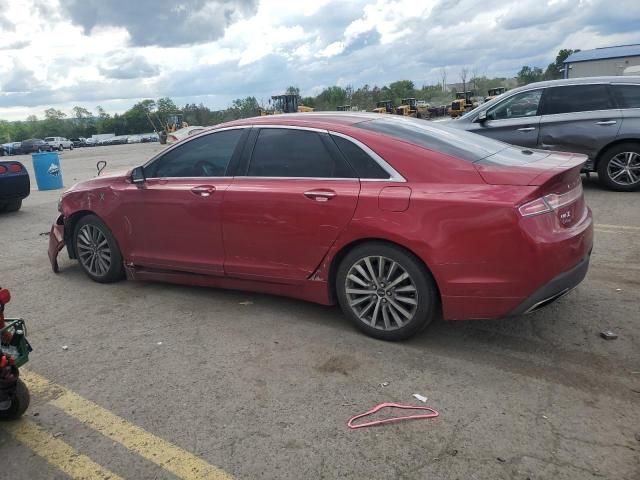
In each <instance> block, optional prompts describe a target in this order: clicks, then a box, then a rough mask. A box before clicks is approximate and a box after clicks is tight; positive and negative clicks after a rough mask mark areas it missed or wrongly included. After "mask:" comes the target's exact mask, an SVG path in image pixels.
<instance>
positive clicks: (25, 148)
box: [20, 138, 51, 153]
mask: <svg viewBox="0 0 640 480" xmlns="http://www.w3.org/2000/svg"><path fill="white" fill-rule="evenodd" d="M20 150H22V153H37V152H50V151H51V145H49V144H48V143H47V142H45V141H44V140H42V139H40V138H30V139H28V140H24V141H23V142H22V144H21V145H20Z"/></svg>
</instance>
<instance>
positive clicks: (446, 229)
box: [49, 113, 593, 340]
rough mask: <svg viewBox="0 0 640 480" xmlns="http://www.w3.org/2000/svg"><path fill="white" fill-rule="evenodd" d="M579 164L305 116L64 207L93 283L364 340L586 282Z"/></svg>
mask: <svg viewBox="0 0 640 480" xmlns="http://www.w3.org/2000/svg"><path fill="white" fill-rule="evenodd" d="M585 160H586V157H585V156H583V155H576V154H570V153H560V152H548V151H538V150H531V149H525V148H521V147H516V146H511V145H507V144H505V143H501V142H498V141H495V140H492V139H489V138H484V137H481V136H478V135H474V134H472V133H468V132H463V131H458V130H453V129H448V128H447V127H444V126H442V127H440V126H436V125H434V124H432V123H430V122H426V121H423V120H416V119H411V118H402V117H396V116H390V115H389V116H387V115H380V114H364V113H344V114H336V113H304V114H293V115H279V116H268V117H259V118H250V119H245V120H240V121H236V122H232V123H227V124H224V125H220V126H218V127H215V128H211V129H207V130H205V131H203V132H201V133H199V134H197V135H194V136H192V137H189V138H187V139H185V140H183V141H181V142H179V143H176V144H174V145H172V146H170V147H168V148H166V149H165V150H163V151H162V152H160V153H159V154H157V155H156V156H155V157H153V158H151V159H150V160H149V161H148V162H146V163H145V164H144V165H141V166H138V167H136V168H134V169H132V170H130V171H128V172H124V173H117V174H104V175H101V176H98V177H96V178H93V179H90V180H86V181H83V182H80V183H78V184H76V185H74V186H73V187H72V188H71V189H70V190H68V191H67V192H65V193H64V195H63V197H62V200H61V202H60V216H59V218H58V219H57V220H56V222H55V223H54V225H53V227H52V234H51V236H50V245H49V258H50V260H51V263H52V266H53V268H54V270H56V271H57V270H58V263H57V255H58V252H59V251H60V250H61V249H62V248H63V247H64V246H65V245H66V247H67V251H68V254H69V257H70V258H72V259H77V260H78V261H79V263H80V266H81V267H82V269H83V270H84V271H85V273H86V274H87V276H88V277H89V278H91V279H92V280H95V281H97V282H103V283H107V282H115V281H118V280H120V279H122V278H124V277H125V276H126V277H127V278H129V279H140V280H156V281H165V282H176V283H184V284H191V285H203V286H212V287H222V288H233V289H241V290H250V291H256V292H266V293H271V294H276V295H286V296H290V297H296V298H300V299H304V300H308V301H312V302H317V303H321V304H327V305H329V304H334V303H339V304H340V306H341V307H342V310H343V311H344V313H345V315H346V316H347V317H348V318H349V319H350V320H351V321H352V322H353V323H354V324H355V326H357V327H358V328H360V329H361V330H363V331H364V332H365V333H367V334H369V335H372V336H374V337H377V338H381V339H385V340H399V339H404V338H407V337H410V336H412V335H414V334H416V333H417V332H419V331H420V330H421V329H422V328H424V327H425V326H426V325H427V324H429V322H431V321H432V320H433V319H434V317H435V316H436V315H438V313H439V311H440V310H441V311H442V315H443V316H444V318H445V319H446V320H457V319H481V318H497V317H504V316H510V315H520V314H524V313H528V312H531V311H534V310H536V309H538V308H540V307H542V306H544V305H547V304H549V303H550V302H553V301H554V300H556V299H558V298H559V297H561V296H562V295H564V294H566V293H567V292H569V291H570V290H571V289H573V288H574V287H576V286H577V285H578V284H579V283H580V282H581V281H582V280H583V278H584V277H585V275H586V273H587V269H588V266H589V257H590V254H591V249H592V243H593V224H592V216H591V211H590V210H589V208H588V207H587V206H586V204H585V201H584V197H583V193H582V184H581V178H580V169H581V167H582V165H583V163H584V162H585Z"/></svg>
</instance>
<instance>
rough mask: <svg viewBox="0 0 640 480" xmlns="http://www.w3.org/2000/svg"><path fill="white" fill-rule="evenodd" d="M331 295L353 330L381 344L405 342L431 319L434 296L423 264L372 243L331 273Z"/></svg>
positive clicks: (390, 247)
mask: <svg viewBox="0 0 640 480" xmlns="http://www.w3.org/2000/svg"><path fill="white" fill-rule="evenodd" d="M336 294H337V297H338V302H339V303H340V306H341V307H342V310H343V312H344V313H345V315H346V316H347V317H349V319H351V321H352V322H353V323H354V324H355V326H356V327H357V328H359V329H360V330H362V331H363V332H365V333H366V334H368V335H370V336H372V337H375V338H380V339H382V340H404V339H406V338H409V337H411V336H413V335H415V334H416V333H418V332H419V331H420V330H422V329H423V328H424V327H426V326H427V325H428V324H429V323H430V322H431V321H432V320H433V319H434V317H435V315H436V309H437V308H436V307H437V304H438V293H437V289H436V285H435V282H434V280H433V277H432V276H431V274H430V273H429V271H428V270H427V269H426V268H425V266H424V265H423V263H422V262H421V261H420V260H419V259H418V258H417V257H415V256H414V255H413V254H411V253H410V252H408V251H406V250H404V249H403V248H401V247H398V246H395V245H391V244H387V243H383V242H371V243H367V244H363V245H360V246H358V247H356V248H354V249H353V250H351V251H350V252H349V253H348V254H347V255H346V256H345V257H344V259H343V260H342V261H341V262H340V265H339V267H338V270H337V273H336Z"/></svg>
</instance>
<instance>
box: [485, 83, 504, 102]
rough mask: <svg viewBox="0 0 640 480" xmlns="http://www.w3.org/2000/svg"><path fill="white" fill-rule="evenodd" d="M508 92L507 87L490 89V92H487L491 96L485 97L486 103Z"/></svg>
mask: <svg viewBox="0 0 640 480" xmlns="http://www.w3.org/2000/svg"><path fill="white" fill-rule="evenodd" d="M506 91H507V89H506V88H505V87H496V88H490V89H489V91H488V92H487V93H488V94H489V95H488V96H486V97H484V101H485V102H488V101H489V100H493V99H494V98H496V97H497V96H498V95H502V94H503V93H504V92H506Z"/></svg>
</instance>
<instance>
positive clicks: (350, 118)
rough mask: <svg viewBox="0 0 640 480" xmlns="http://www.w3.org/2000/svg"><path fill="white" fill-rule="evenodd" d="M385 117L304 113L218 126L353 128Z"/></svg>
mask: <svg viewBox="0 0 640 480" xmlns="http://www.w3.org/2000/svg"><path fill="white" fill-rule="evenodd" d="M381 115H383V114H381V113H372V112H304V113H283V114H281V115H265V116H261V117H251V118H244V119H242V120H235V121H233V122H228V123H224V124H222V125H216V128H219V127H230V126H236V125H264V124H268V125H294V126H307V127H316V128H326V129H329V128H331V126H333V125H335V126H351V125H354V124H356V123H361V122H367V121H370V120H375V119H377V118H380V116H381Z"/></svg>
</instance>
